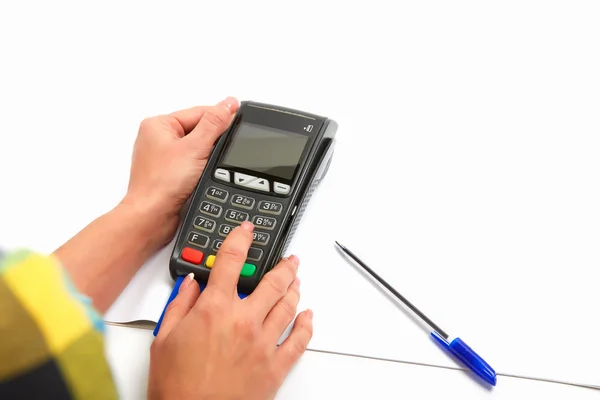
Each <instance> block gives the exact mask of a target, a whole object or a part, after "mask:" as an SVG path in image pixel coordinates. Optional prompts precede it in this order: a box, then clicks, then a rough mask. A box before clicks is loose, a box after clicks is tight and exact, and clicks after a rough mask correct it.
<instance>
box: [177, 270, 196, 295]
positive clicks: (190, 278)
mask: <svg viewBox="0 0 600 400" xmlns="http://www.w3.org/2000/svg"><path fill="white" fill-rule="evenodd" d="M193 280H194V273H193V272H190V273H189V274H187V276H186V277H185V279H184V280H183V282H181V286H179V292H178V293H181V292H182V291H183V290H184V289H185V288H186V287H188V286H190V283H192V281H193Z"/></svg>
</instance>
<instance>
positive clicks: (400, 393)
mask: <svg viewBox="0 0 600 400" xmlns="http://www.w3.org/2000/svg"><path fill="white" fill-rule="evenodd" d="M152 339H153V336H152V331H151V330H148V329H140V328H133V327H129V326H115V325H107V326H106V341H107V342H106V352H107V357H108V359H109V362H110V364H111V366H112V368H113V374H114V377H115V380H116V384H117V387H118V390H119V392H120V394H121V398H122V399H123V400H126V399H127V400H128V399H144V398H145V395H146V385H147V372H148V366H149V357H148V355H149V347H150V344H151V343H152ZM365 398H368V399H461V400H468V399H494V400H496V399H511V400H515V399H569V400H578V399H598V398H600V391H598V390H592V389H586V388H581V387H575V386H569V385H563V384H556V383H548V382H540V381H532V380H528V379H520V378H509V377H499V378H498V384H497V386H496V387H494V388H493V389H491V390H490V389H488V388H486V387H484V386H482V385H480V384H479V383H477V382H476V381H475V380H473V379H472V378H471V377H470V376H469V375H467V374H466V373H465V372H463V371H457V370H449V369H443V368H435V367H427V366H418V365H407V364H401V363H394V362H388V361H380V360H370V359H363V358H356V357H349V356H339V355H331V354H322V353H316V352H311V351H307V352H306V353H305V354H304V356H303V357H302V358H301V359H300V361H299V362H298V364H297V365H296V366H295V368H294V369H293V370H292V372H291V373H290V375H289V376H288V379H287V380H286V381H285V383H284V385H283V386H282V387H281V389H280V391H279V393H278V396H277V400H284V399H285V400H296V399H298V400H299V399H328V400H329V399H365Z"/></svg>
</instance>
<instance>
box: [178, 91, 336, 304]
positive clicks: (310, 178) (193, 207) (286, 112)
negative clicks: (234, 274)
mask: <svg viewBox="0 0 600 400" xmlns="http://www.w3.org/2000/svg"><path fill="white" fill-rule="evenodd" d="M242 122H250V123H253V124H258V125H262V126H265V127H272V128H276V129H282V130H287V131H290V132H294V133H297V134H303V135H306V136H308V143H307V144H306V147H305V149H304V151H303V153H302V155H301V159H300V161H299V165H298V167H297V169H296V172H295V173H294V176H293V178H292V179H291V180H289V181H286V180H282V179H275V178H273V177H272V176H269V175H264V174H261V173H259V172H257V171H249V170H243V169H240V168H235V167H231V166H227V165H224V164H223V162H222V159H223V156H224V154H225V153H226V150H227V148H228V144H229V142H230V140H231V139H232V136H233V135H234V134H235V132H236V129H237V127H238V126H239V124H240V123H242ZM309 125H312V128H310V127H309ZM337 128H338V125H337V123H336V122H335V121H333V120H331V119H328V118H326V117H322V116H319V115H315V114H310V113H306V112H303V111H298V110H293V109H289V108H285V107H280V106H274V105H269V104H263V103H258V102H253V101H243V102H242V103H241V104H240V108H239V110H238V112H237V113H236V115H235V117H234V119H233V121H232V123H231V125H230V127H229V128H228V129H227V130H226V131H225V132H224V133H223V134H222V135H221V137H220V138H219V139H218V140H217V142H216V143H215V146H214V148H213V150H212V152H211V155H210V157H209V159H208V162H207V165H206V167H205V169H204V172H203V174H202V176H201V177H200V179H199V181H198V184H197V186H196V188H195V190H194V192H193V193H192V196H191V198H190V203H189V207H188V210H187V212H186V215H185V218H184V220H183V222H182V225H181V229H180V230H179V233H178V236H177V238H176V241H175V246H174V248H173V252H172V254H171V259H170V263H169V271H170V274H171V277H172V278H173V279H174V280H175V279H177V277H178V276H181V275H187V274H188V273H190V272H193V273H194V275H195V279H196V280H197V281H198V282H202V283H206V282H208V277H209V275H210V269H209V268H207V267H205V266H204V262H205V261H206V259H207V258H208V256H210V255H212V254H215V255H216V254H218V253H217V252H216V251H214V250H213V249H212V243H213V241H214V240H215V239H220V240H224V239H225V238H224V237H220V236H219V234H218V229H219V226H220V225H221V224H223V223H226V224H228V225H236V226H237V225H239V224H232V223H231V222H226V221H225V220H224V214H225V213H224V212H223V213H222V215H221V216H220V217H219V218H216V219H215V220H216V223H217V227H216V229H215V230H214V232H212V233H210V234H206V233H204V234H206V235H207V236H210V243H209V246H208V247H207V248H205V249H199V248H195V249H197V250H200V251H202V252H203V253H204V254H205V256H204V260H203V261H202V262H201V263H200V265H196V264H192V263H189V262H187V261H185V260H183V259H182V258H181V252H182V250H183V249H184V248H185V247H192V248H194V246H191V245H190V244H189V243H188V241H187V238H188V234H189V233H190V231H194V226H193V222H194V218H195V217H196V216H198V215H199V207H200V204H201V203H202V201H204V200H206V198H205V193H206V191H207V189H208V188H210V187H216V188H219V189H224V190H226V191H227V192H228V193H229V197H228V198H227V202H226V204H221V205H222V206H223V207H224V210H226V209H227V208H230V207H231V204H230V203H229V201H230V199H231V196H232V195H233V194H242V195H245V196H249V197H252V198H254V199H256V202H255V206H254V209H253V211H252V213H253V214H254V215H256V213H257V212H256V207H257V206H256V205H257V204H259V202H260V201H262V200H266V201H276V202H278V203H282V204H283V208H282V212H281V214H280V215H278V216H277V217H276V218H277V223H276V226H275V228H274V229H273V230H270V231H265V232H267V233H268V234H269V235H270V240H269V242H268V243H267V245H265V246H255V245H254V244H253V246H255V247H260V248H261V249H262V250H263V256H262V258H261V259H260V261H258V262H256V261H248V262H249V263H252V264H254V265H256V268H257V270H256V273H255V274H254V275H253V276H250V277H246V276H240V277H239V281H238V292H239V293H243V294H250V293H252V291H254V289H255V288H256V286H257V285H258V283H259V282H260V280H261V279H262V277H263V276H264V275H265V274H266V273H267V272H269V271H270V270H271V269H272V268H273V267H274V266H275V265H276V264H277V263H278V262H279V260H280V259H281V258H282V257H283V255H284V254H285V252H286V250H287V247H288V245H289V243H290V241H291V240H292V238H293V235H294V233H295V231H296V229H297V227H298V224H299V222H300V220H301V217H302V214H303V213H304V209H305V208H306V205H307V204H308V202H309V201H310V198H311V196H312V194H313V192H314V190H315V189H316V188H317V186H318V184H319V182H320V181H321V180H322V179H323V178H324V177H325V175H326V173H327V170H328V168H329V164H330V162H331V159H332V156H333V151H334V146H335V134H336V132H337ZM218 168H224V169H227V170H229V171H231V173H232V174H233V173H234V172H241V173H244V174H248V175H253V176H256V177H259V178H265V179H267V180H269V181H270V182H271V192H269V193H267V192H263V191H260V190H255V189H249V188H247V187H241V186H238V185H236V184H234V183H233V177H232V179H231V182H229V183H228V182H224V181H222V180H218V179H216V178H215V177H214V173H215V170H216V169H218ZM273 180H276V181H278V182H281V183H286V184H289V185H290V191H289V193H288V194H286V195H282V194H276V193H273V192H272V182H273ZM243 211H248V210H243ZM252 213H251V214H252ZM250 219H251V218H250ZM256 231H261V229H260V228H258V227H255V232H256Z"/></svg>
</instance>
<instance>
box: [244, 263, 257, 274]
mask: <svg viewBox="0 0 600 400" xmlns="http://www.w3.org/2000/svg"><path fill="white" fill-rule="evenodd" d="M255 272H256V265H254V264H248V263H245V264H244V266H243V267H242V272H240V275H241V276H252V275H254V273H255Z"/></svg>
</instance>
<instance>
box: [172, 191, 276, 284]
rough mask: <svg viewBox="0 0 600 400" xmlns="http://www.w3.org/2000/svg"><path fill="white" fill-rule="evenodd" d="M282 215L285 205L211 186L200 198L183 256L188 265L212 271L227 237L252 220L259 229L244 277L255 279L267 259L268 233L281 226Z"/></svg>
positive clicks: (254, 235) (254, 236) (254, 233)
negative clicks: (242, 224)
mask: <svg viewBox="0 0 600 400" xmlns="http://www.w3.org/2000/svg"><path fill="white" fill-rule="evenodd" d="M282 214H283V204H282V203H281V202H277V201H269V200H261V201H257V199H256V198H255V197H254V196H246V195H242V194H239V193H235V191H234V192H233V193H232V192H230V191H228V190H226V189H223V188H219V187H217V186H210V187H209V188H208V189H206V191H205V192H204V193H203V197H202V198H201V199H200V205H199V206H198V209H197V211H196V214H195V215H194V219H193V226H192V229H190V230H189V232H187V237H186V246H184V248H183V249H182V253H181V257H182V259H183V260H185V261H187V262H190V263H193V264H196V265H201V266H203V267H206V268H212V266H213V264H214V262H215V259H216V256H217V254H218V251H219V249H220V248H221V245H222V244H223V241H224V240H225V238H226V237H227V236H228V235H229V234H230V233H231V231H233V230H234V229H235V228H236V227H238V226H239V225H240V224H241V223H242V222H244V221H251V222H252V223H253V224H254V227H255V229H254V232H253V233H252V245H251V247H250V248H249V250H248V255H247V257H246V262H245V263H244V266H243V268H242V271H241V272H240V276H252V275H254V274H255V273H256V270H257V266H258V265H259V263H260V262H261V261H262V260H263V259H264V258H265V251H266V248H265V246H267V245H269V244H270V240H271V234H272V232H271V233H269V232H268V231H273V230H274V229H275V228H276V227H277V223H278V218H281V215H282Z"/></svg>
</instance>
